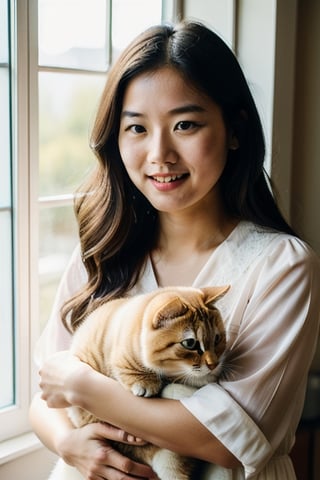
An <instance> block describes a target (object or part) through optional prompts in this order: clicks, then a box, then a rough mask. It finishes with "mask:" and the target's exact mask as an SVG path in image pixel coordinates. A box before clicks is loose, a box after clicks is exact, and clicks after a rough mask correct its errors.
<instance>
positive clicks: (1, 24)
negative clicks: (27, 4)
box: [0, 0, 9, 63]
mask: <svg viewBox="0 0 320 480" xmlns="http://www.w3.org/2000/svg"><path fill="white" fill-rule="evenodd" d="M8 51H9V50H8V2H7V0H0V63H8Z"/></svg>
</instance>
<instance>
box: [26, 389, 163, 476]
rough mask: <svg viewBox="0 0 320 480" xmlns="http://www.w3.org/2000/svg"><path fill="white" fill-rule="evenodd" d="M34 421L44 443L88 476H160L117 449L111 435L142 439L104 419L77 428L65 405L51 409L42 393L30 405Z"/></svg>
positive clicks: (128, 440)
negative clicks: (113, 444) (100, 421)
mask: <svg viewBox="0 0 320 480" xmlns="http://www.w3.org/2000/svg"><path fill="white" fill-rule="evenodd" d="M30 421H31V424H32V427H33V429H34V431H35V433H36V434H37V435H38V437H39V438H40V440H41V441H42V443H43V444H44V445H45V446H46V447H47V448H48V449H50V450H52V451H53V452H54V453H56V454H58V455H59V456H60V457H62V458H63V459H64V461H65V462H66V463H68V464H69V465H72V466H74V467H76V468H77V469H78V470H79V471H80V472H81V473H82V475H83V476H84V478H93V476H94V478H96V476H98V477H99V478H110V479H111V478H113V479H118V478H122V479H132V478H133V477H134V478H156V477H155V476H154V473H153V472H152V470H151V468H150V467H148V466H146V465H142V464H139V463H136V462H133V461H132V460H130V459H128V458H126V457H125V456H123V455H121V454H120V453H118V452H117V451H115V450H114V449H113V448H112V447H111V445H110V443H109V442H108V439H112V440H116V441H120V442H125V443H134V444H140V445H141V443H142V442H141V440H139V439H135V438H134V437H133V436H131V435H130V436H129V435H128V434H127V433H126V432H124V431H123V430H120V429H118V428H115V427H113V426H112V425H107V424H103V423H94V424H89V425H86V426H85V427H82V428H78V429H75V428H74V427H73V425H72V424H71V422H70V420H69V418H68V416H67V414H66V410H65V409H50V408H48V406H47V404H46V402H44V401H43V400H42V399H41V398H40V395H39V394H37V395H35V397H34V399H33V401H32V404H31V407H30Z"/></svg>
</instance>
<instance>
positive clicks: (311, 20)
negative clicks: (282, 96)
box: [291, 0, 320, 255]
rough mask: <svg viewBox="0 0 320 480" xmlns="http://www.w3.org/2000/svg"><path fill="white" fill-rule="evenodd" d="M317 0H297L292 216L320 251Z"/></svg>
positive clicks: (319, 12)
mask: <svg viewBox="0 0 320 480" xmlns="http://www.w3.org/2000/svg"><path fill="white" fill-rule="evenodd" d="M319 26H320V2H319V1H318V0H299V3H298V22H297V50H296V75H295V77H296V83H295V111H294V135H293V162H292V195H291V218H292V222H293V225H294V227H295V228H296V230H297V231H298V232H299V233H300V232H301V234H302V235H303V236H304V238H305V239H306V240H307V241H308V242H309V243H310V244H311V246H312V247H313V248H314V249H315V250H316V252H317V254H318V255H320V213H319V207H320V134H319V130H320V92H319V88H320V54H319V52H320V28H319Z"/></svg>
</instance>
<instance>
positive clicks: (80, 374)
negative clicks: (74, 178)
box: [30, 22, 320, 480]
mask: <svg viewBox="0 0 320 480" xmlns="http://www.w3.org/2000/svg"><path fill="white" fill-rule="evenodd" d="M92 148H93V150H94V152H95V154H96V156H97V159H98V165H97V169H96V171H95V173H94V174H93V175H92V177H91V178H90V179H89V181H88V183H87V185H85V187H84V188H83V189H82V190H81V194H80V195H78V196H77V199H76V214H77V218H78V222H79V232H80V248H79V249H77V250H76V251H75V253H74V255H73V257H72V259H71V262H70V265H69V267H68V268H67V271H66V273H65V275H64V277H63V279H62V282H61V285H60V288H59V291H58V294H57V299H56V303H55V306H54V309H53V314H52V317H51V319H50V321H49V323H48V325H47V327H46V329H45V332H44V333H43V336H42V338H41V339H40V342H39V346H38V358H39V362H40V363H41V365H42V366H41V375H42V379H41V384H40V385H41V387H42V396H40V395H37V396H36V397H35V399H34V401H33V403H32V406H31V413H30V416H31V421H32V424H33V427H34V430H35V431H36V433H37V434H38V435H39V437H40V439H41V440H42V441H43V443H44V444H45V445H47V447H48V448H50V449H52V450H53V451H55V452H57V453H58V454H59V455H60V456H62V457H63V458H64V459H65V460H66V461H67V462H68V463H70V464H72V465H74V466H75V467H76V468H77V469H78V470H79V471H80V472H81V473H82V475H83V476H84V478H87V479H111V480H113V479H114V480H116V479H120V478H121V479H124V478H126V479H129V478H153V473H152V471H151V469H150V468H149V467H146V466H144V465H140V464H137V463H135V462H133V461H131V460H129V459H127V458H125V457H123V456H122V455H120V454H119V453H117V452H115V451H114V450H113V449H112V448H111V446H110V444H109V443H108V439H120V440H123V441H126V442H139V441H140V439H143V441H146V442H151V443H154V444H156V445H159V446H161V447H165V448H168V449H171V450H174V451H176V452H179V453H182V454H184V455H188V456H192V457H197V458H200V459H204V460H207V461H209V462H211V463H212V464H215V465H216V466H212V468H211V470H210V472H211V473H210V474H209V473H208V475H209V477H210V478H212V479H218V478H224V479H233V480H235V479H237V480H239V479H244V478H256V479H257V478H259V480H261V479H269V480H271V479H273V480H274V479H279V480H280V479H281V480H293V479H295V474H294V470H293V467H292V463H291V461H290V459H289V456H288V455H289V452H290V449H291V447H292V445H293V443H294V436H295V431H296V428H297V425H298V422H299V419H300V416H301V412H302V408H303V401H304V394H305V387H306V380H307V373H308V369H309V366H310V363H311V361H312V357H313V354H314V351H315V347H316V340H317V335H318V328H319V305H320V303H319V289H320V267H319V262H318V260H317V258H316V256H315V255H314V254H313V253H312V251H311V250H310V249H309V248H308V246H307V245H306V244H305V243H304V242H303V241H301V240H300V239H299V238H297V237H296V236H295V235H294V232H293V231H292V229H291V228H290V227H289V225H288V224H287V223H286V221H285V220H284V219H283V217H282V215H281V213H280V211H279V209H278V207H277V205H276V203H275V200H274V197H273V195H272V191H271V186H270V183H269V181H268V179H267V176H266V174H265V172H264V169H263V162H264V154H265V145H264V138H263V132H262V128H261V123H260V119H259V116H258V113H257V110H256V107H255V104H254V101H253V98H252V96H251V93H250V91H249V88H248V85H247V82H246V80H245V78H244V75H243V73H242V70H241V68H240V67H239V64H238V62H237V60H236V58H235V57H234V55H233V54H232V52H231V51H230V50H229V48H228V47H227V46H226V45H225V44H224V43H223V42H222V40H221V39H220V38H219V37H218V36H217V35H215V34H214V33H213V32H211V31H210V30H208V29H207V28H206V27H204V26H203V25H201V24H198V23H188V22H185V23H181V24H179V25H177V26H157V27H154V28H151V29H149V30H147V31H146V32H144V33H143V34H142V35H140V36H139V37H138V38H137V39H136V40H134V41H133V42H132V43H131V45H129V47H128V48H127V49H126V50H125V51H124V53H123V54H122V55H121V57H120V58H119V60H118V61H117V63H116V64H115V65H114V67H113V68H112V70H111V71H110V73H109V75H108V79H107V83H106V87H105V90H104V93H103V95H102V99H101V103H100V108H99V110H98V114H97V118H96V123H95V126H94V129H93V134H92ZM226 284H230V285H231V289H230V290H229V292H228V293H227V294H226V295H225V296H224V297H223V299H221V300H220V301H219V303H218V307H219V309H220V311H221V313H222V316H223V318H224V321H225V325H226V329H227V335H228V352H229V353H228V364H229V369H228V371H226V372H225V374H224V376H223V379H221V380H220V381H219V382H218V383H217V384H211V385H208V386H205V387H203V388H201V389H199V390H197V391H196V392H195V393H194V394H193V395H192V396H191V397H189V398H184V399H181V400H174V399H161V398H152V399H145V398H140V397H134V396H133V395H132V394H131V393H129V392H127V391H125V390H124V389H123V388H122V387H121V386H120V385H119V384H118V383H117V382H115V381H113V380H111V379H109V378H107V377H104V376H103V375H101V374H99V373H97V372H96V371H94V370H93V369H91V368H90V367H89V366H87V365H85V364H83V363H82V362H80V361H79V360H78V359H76V358H74V357H71V355H69V354H68V352H60V351H63V350H67V349H68V347H69V345H70V341H71V335H72V333H71V332H72V331H74V330H75V329H76V328H77V325H78V324H79V323H80V322H81V321H82V320H83V319H84V317H85V316H86V315H87V314H88V313H89V312H91V311H93V310H94V309H95V308H96V307H97V306H98V305H99V304H101V303H102V302H104V301H105V300H106V299H112V298H116V297H119V296H122V295H133V294H135V293H139V292H145V291H151V290H153V289H155V288H157V287H159V286H166V285H194V286H197V287H201V286H206V285H226ZM61 308H62V310H61ZM55 352H59V353H56V354H55V355H52V354H53V353H55ZM68 405H79V406H82V407H83V408H86V409H87V410H89V411H91V412H92V413H94V414H95V415H96V416H97V417H100V418H102V419H104V420H105V422H106V424H103V425H102V424H92V425H89V426H86V427H83V428H81V429H79V430H75V429H73V428H72V426H71V424H70V422H69V421H68V420H67V416H66V413H65V410H64V408H63V407H67V406H68ZM209 477H207V478H209Z"/></svg>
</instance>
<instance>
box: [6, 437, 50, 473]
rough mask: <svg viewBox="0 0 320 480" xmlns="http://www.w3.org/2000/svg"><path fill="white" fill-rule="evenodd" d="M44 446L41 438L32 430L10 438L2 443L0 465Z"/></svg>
mask: <svg viewBox="0 0 320 480" xmlns="http://www.w3.org/2000/svg"><path fill="white" fill-rule="evenodd" d="M39 448H42V444H41V442H40V440H39V439H38V438H37V437H36V435H35V434H34V433H32V432H29V433H24V434H23V435H19V436H18V437H14V438H10V440H6V441H4V442H1V443H0V465H2V464H4V463H7V462H10V461H11V460H14V459H15V458H18V457H21V456H23V455H26V454H27V453H30V452H34V451H35V450H38V449H39Z"/></svg>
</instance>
